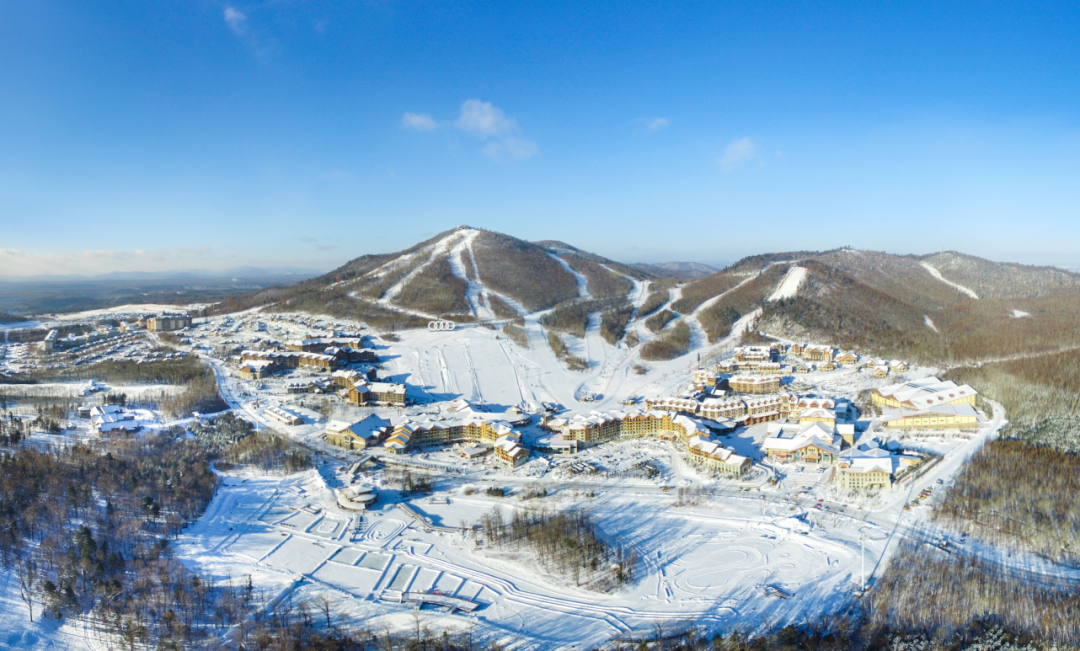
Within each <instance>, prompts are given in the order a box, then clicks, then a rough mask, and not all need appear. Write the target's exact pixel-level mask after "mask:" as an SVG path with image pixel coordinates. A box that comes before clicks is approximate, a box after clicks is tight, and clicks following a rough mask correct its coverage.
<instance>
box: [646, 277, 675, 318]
mask: <svg viewBox="0 0 1080 651" xmlns="http://www.w3.org/2000/svg"><path fill="white" fill-rule="evenodd" d="M656 285H657V283H653V287H655V286H656ZM670 297H671V291H670V290H668V289H666V288H665V289H653V290H652V291H650V292H649V295H648V296H647V297H646V298H645V302H644V303H642V305H641V309H640V310H638V317H646V316H649V315H650V314H652V313H653V312H655V311H657V310H659V309H660V308H661V307H663V306H664V304H665V303H667V302H668V299H669V298H670Z"/></svg>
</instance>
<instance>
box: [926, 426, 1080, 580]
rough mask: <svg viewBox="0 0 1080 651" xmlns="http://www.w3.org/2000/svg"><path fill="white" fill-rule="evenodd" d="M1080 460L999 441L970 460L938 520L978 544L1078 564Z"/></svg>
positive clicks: (1057, 452)
mask: <svg viewBox="0 0 1080 651" xmlns="http://www.w3.org/2000/svg"><path fill="white" fill-rule="evenodd" d="M1076 495H1080V456H1078V455H1076V454H1070V453H1066V452H1059V451H1057V450H1054V449H1052V448H1049V447H1045V446H1034V445H1028V444H1026V443H1023V442H1021V441H1010V440H998V441H992V442H990V443H988V444H987V445H985V446H984V447H983V448H982V449H981V450H979V451H978V452H976V453H975V454H974V455H972V457H971V458H970V459H969V460H968V462H967V463H966V464H964V467H963V468H962V469H961V471H960V473H959V474H958V475H957V477H956V479H955V480H954V482H953V485H952V487H951V488H950V489H949V490H948V492H947V493H946V496H945V498H944V500H943V501H942V503H941V505H940V506H939V508H938V509H936V510H935V511H934V518H935V519H936V520H937V521H939V522H940V523H942V524H944V525H947V526H951V527H955V528H959V529H963V530H966V531H971V532H972V533H973V534H976V535H978V536H979V537H980V538H983V539H984V540H987V541H989V542H992V543H995V544H1002V545H1006V546H1008V547H1012V548H1014V549H1026V550H1029V551H1033V552H1035V553H1037V554H1039V555H1041V556H1044V557H1046V558H1049V559H1051V560H1054V561H1057V562H1059V563H1068V564H1070V565H1077V564H1080V501H1077V500H1076V499H1073V498H1074V496H1076Z"/></svg>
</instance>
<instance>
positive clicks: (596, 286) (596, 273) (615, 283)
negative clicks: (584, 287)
mask: <svg viewBox="0 0 1080 651" xmlns="http://www.w3.org/2000/svg"><path fill="white" fill-rule="evenodd" d="M560 257H561V258H562V259H563V261H565V262H566V264H568V265H570V268H571V269H573V270H574V271H576V272H578V273H579V274H581V275H583V276H585V279H586V281H588V286H589V293H590V294H592V295H593V296H595V297H596V298H615V299H619V298H626V296H627V295H628V294H629V293H630V290H632V289H633V288H634V283H633V282H632V281H631V280H630V279H629V278H627V277H626V276H622V275H620V274H617V273H613V272H611V271H608V270H607V269H605V268H604V267H602V266H600V264H599V263H598V262H596V261H595V260H590V259H588V258H585V257H582V256H578V255H563V256H560Z"/></svg>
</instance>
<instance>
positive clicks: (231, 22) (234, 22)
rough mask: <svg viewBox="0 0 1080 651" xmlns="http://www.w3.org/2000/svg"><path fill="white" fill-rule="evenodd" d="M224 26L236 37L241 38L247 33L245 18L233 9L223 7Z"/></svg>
mask: <svg viewBox="0 0 1080 651" xmlns="http://www.w3.org/2000/svg"><path fill="white" fill-rule="evenodd" d="M225 24H226V25H228V26H229V29H231V30H232V31H233V33H235V34H236V35H237V36H243V35H244V33H245V32H246V31H247V16H245V15H244V14H243V13H242V12H241V11H240V10H239V9H237V8H235V7H225Z"/></svg>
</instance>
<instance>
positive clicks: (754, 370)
mask: <svg viewBox="0 0 1080 651" xmlns="http://www.w3.org/2000/svg"><path fill="white" fill-rule="evenodd" d="M851 366H859V367H863V368H865V369H866V370H867V371H868V372H870V373H872V374H873V375H874V376H875V377H888V376H889V374H890V373H903V372H905V371H907V370H908V366H907V364H906V363H904V362H903V361H901V360H897V359H894V360H892V361H886V360H883V359H864V358H863V357H861V356H860V355H859V354H858V353H855V352H853V351H849V350H839V349H837V348H834V347H833V346H829V345H826V344H806V343H794V344H783V343H780V342H777V343H774V344H772V345H771V346H741V347H739V348H736V349H735V351H734V355H733V356H732V357H731V358H730V359H726V360H724V361H722V362H719V363H717V365H716V372H717V373H724V374H729V375H738V376H740V377H741V378H746V377H747V376H753V375H767V374H781V375H783V374H791V373H795V374H799V373H811V372H823V371H835V370H836V369H838V368H841V367H851ZM748 386H751V387H752V385H749V384H748ZM766 392H767V391H761V390H747V391H745V393H766Z"/></svg>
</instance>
